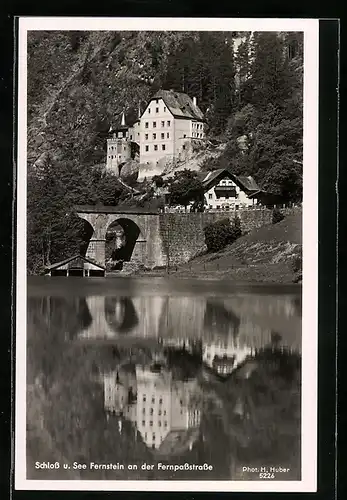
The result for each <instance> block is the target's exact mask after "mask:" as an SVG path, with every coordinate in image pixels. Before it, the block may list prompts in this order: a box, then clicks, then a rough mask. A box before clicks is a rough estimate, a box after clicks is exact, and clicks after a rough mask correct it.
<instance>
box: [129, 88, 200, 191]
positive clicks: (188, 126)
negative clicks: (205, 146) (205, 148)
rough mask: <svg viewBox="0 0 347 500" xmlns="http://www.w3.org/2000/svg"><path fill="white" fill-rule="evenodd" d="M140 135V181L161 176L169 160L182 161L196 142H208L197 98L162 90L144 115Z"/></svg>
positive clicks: (140, 124) (151, 101)
mask: <svg viewBox="0 0 347 500" xmlns="http://www.w3.org/2000/svg"><path fill="white" fill-rule="evenodd" d="M137 133H138V134H139V136H138V137H139V146H140V171H139V180H140V181H141V180H144V179H145V178H146V179H148V178H151V177H153V176H154V175H160V174H161V173H162V172H163V169H164V167H165V164H166V162H167V161H168V160H175V159H179V158H180V157H181V156H182V155H185V152H186V151H187V149H188V147H189V145H190V143H191V142H192V141H193V140H197V141H200V140H203V139H204V138H205V121H204V116H203V113H202V111H201V109H200V108H199V106H198V104H197V101H196V98H195V97H194V98H193V99H192V98H191V97H189V96H188V95H187V94H185V93H183V92H176V91H174V90H159V91H158V92H157V93H156V94H155V95H154V96H153V97H152V98H151V99H150V101H149V102H148V104H147V106H146V108H145V109H144V111H143V112H142V114H141V116H140V122H139V123H138V124H137Z"/></svg>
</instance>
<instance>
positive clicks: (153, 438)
mask: <svg viewBox="0 0 347 500" xmlns="http://www.w3.org/2000/svg"><path fill="white" fill-rule="evenodd" d="M152 441H155V432H153V434H152Z"/></svg>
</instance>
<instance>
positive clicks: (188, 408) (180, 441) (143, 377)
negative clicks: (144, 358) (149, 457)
mask: <svg viewBox="0 0 347 500" xmlns="http://www.w3.org/2000/svg"><path fill="white" fill-rule="evenodd" d="M103 385H104V407H105V410H106V412H107V413H111V414H115V415H118V416H122V417H123V418H125V419H127V420H130V421H131V422H132V423H133V424H134V425H135V428H136V429H137V431H138V432H139V433H140V435H141V437H142V440H143V441H144V443H145V444H146V445H147V446H148V447H150V448H152V449H155V450H157V452H158V453H162V454H170V453H172V452H175V451H176V452H177V450H179V449H180V448H182V447H183V448H184V447H186V446H188V447H190V446H191V445H192V443H193V441H194V440H195V439H196V438H197V437H198V429H199V425H200V419H201V410H202V399H201V394H200V389H199V387H198V384H197V381H196V379H195V380H188V381H181V380H173V377H172V373H171V372H170V371H169V370H167V369H165V368H160V369H159V368H157V369H155V368H153V367H150V366H141V365H137V366H136V373H135V374H133V375H132V374H129V373H128V374H126V375H124V376H123V377H122V376H121V377H120V376H119V374H117V373H116V372H112V373H111V374H105V375H104V376H103Z"/></svg>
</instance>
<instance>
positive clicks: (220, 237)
mask: <svg viewBox="0 0 347 500" xmlns="http://www.w3.org/2000/svg"><path fill="white" fill-rule="evenodd" d="M204 233H205V243H206V246H207V250H208V251H209V252H218V251H219V250H222V249H223V248H224V247H226V246H227V245H229V244H230V243H233V242H234V241H235V240H237V238H239V237H240V236H241V234H242V231H241V221H240V219H239V217H235V219H234V220H233V221H232V223H230V220H229V219H222V220H219V221H217V222H213V223H211V224H208V225H207V226H206V227H205V228H204Z"/></svg>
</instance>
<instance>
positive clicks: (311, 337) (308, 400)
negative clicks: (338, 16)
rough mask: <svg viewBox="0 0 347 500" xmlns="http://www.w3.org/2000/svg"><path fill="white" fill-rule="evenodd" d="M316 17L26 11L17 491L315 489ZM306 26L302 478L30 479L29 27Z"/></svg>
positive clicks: (22, 24) (21, 72) (21, 64)
mask: <svg viewBox="0 0 347 500" xmlns="http://www.w3.org/2000/svg"><path fill="white" fill-rule="evenodd" d="M318 24H319V21H318V20H317V19H274V18H272V19H227V18H223V19H218V18H215V19H201V18H200V19H198V18H101V17H100V18H91V17H84V18H83V17H79V18H78V17H70V18H68V17H20V18H19V58H18V155H17V263H16V272H17V277H16V302H17V306H16V321H15V324H16V353H15V354H16V358H15V359H16V394H15V406H16V411H15V449H14V458H15V482H14V486H15V489H16V490H68V491H73V490H76V491H134V490H138V491H141V490H142V491H196V492H197V491H201V492H203V491H220V492H222V491H225V492H228V491H230V492H232V491H247V492H257V491H268V492H275V491H276V492H314V491H316V490H317V379H318V373H317V350H318V321H317V316H318V314H317V313H318V63H319V57H318V50H319V44H318V41H319V40H318V33H319V26H318ZM30 30H65V31H67V30H74V31H78V30H86V31H89V30H91V31H92V30H99V31H100V30H102V31H108V30H110V31H112V30H122V31H142V30H147V31H303V32H304V137H303V139H304V140H303V144H304V155H303V184H304V194H303V276H304V279H303V289H302V291H303V315H302V332H303V333H302V426H301V448H302V449H301V461H302V479H301V481H271V480H270V481H207V480H206V481H205V480H204V481H175V480H173V481H171V480H165V481H141V480H139V481H105V480H96V481H90V480H86V481H80V480H64V481H53V480H52V481H47V480H28V479H26V383H25V381H26V324H27V323H26V314H27V313H26V302H27V276H26V201H27V197H26V188H27V187H26V159H27V113H26V110H27V100H26V97H27V31H30Z"/></svg>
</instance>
